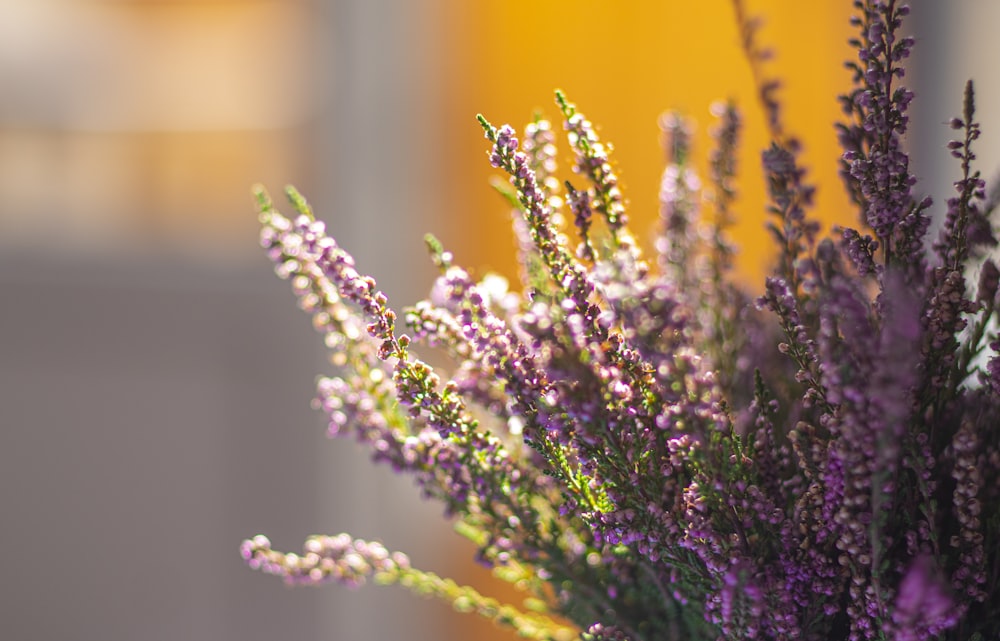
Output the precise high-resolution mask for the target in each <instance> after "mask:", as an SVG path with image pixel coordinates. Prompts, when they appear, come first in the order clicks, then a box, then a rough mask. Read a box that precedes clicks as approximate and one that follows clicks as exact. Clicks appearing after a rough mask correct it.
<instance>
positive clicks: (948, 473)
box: [241, 0, 1000, 641]
mask: <svg viewBox="0 0 1000 641" xmlns="http://www.w3.org/2000/svg"><path fill="white" fill-rule="evenodd" d="M854 4H855V7H856V9H857V15H856V17H855V19H854V24H855V25H856V27H857V29H858V36H857V38H856V39H854V40H852V44H853V45H854V46H855V48H856V49H857V51H858V59H857V60H856V61H852V62H850V63H849V64H848V67H849V68H850V69H851V70H852V71H853V76H854V83H855V89H854V91H852V92H851V93H850V94H849V95H846V96H843V97H842V98H841V102H842V105H843V107H844V113H845V118H846V120H845V122H843V123H840V124H839V126H838V131H839V134H840V139H841V143H842V146H843V150H844V151H843V157H842V161H843V164H842V172H841V175H842V178H843V180H844V181H845V185H846V187H847V191H848V193H849V195H850V196H851V198H852V200H853V203H854V205H855V210H856V211H855V213H856V215H857V220H856V221H844V225H843V226H842V227H837V228H835V229H834V230H833V232H834V233H833V234H831V235H830V236H828V237H823V236H822V235H821V230H820V226H819V225H818V223H817V222H816V221H815V219H814V211H813V208H814V204H813V192H814V187H813V186H812V185H811V184H810V183H809V181H808V177H807V173H806V171H805V170H804V169H803V168H802V166H801V164H800V160H799V144H798V142H797V141H796V140H795V139H794V138H791V137H789V136H788V135H786V134H785V133H784V132H785V128H784V127H783V125H782V123H781V113H780V109H779V106H780V105H779V103H778V100H777V92H776V88H777V86H778V85H777V83H776V82H775V81H773V80H768V79H766V78H764V76H763V73H762V67H763V63H764V61H765V60H766V58H767V55H766V50H764V49H762V48H761V47H760V46H759V45H757V44H756V42H755V40H754V35H755V30H754V23H753V21H752V20H751V19H749V18H747V17H746V16H745V15H744V11H743V9H742V4H741V3H740V2H734V6H735V7H736V14H737V18H738V20H739V21H740V22H741V25H740V26H741V33H742V34H743V39H744V47H745V49H746V51H747V55H748V57H749V58H750V62H751V66H752V68H753V70H754V76H755V78H757V80H758V83H759V85H760V91H759V95H760V98H761V100H762V102H763V104H764V106H765V112H766V114H767V126H768V130H769V131H770V132H771V134H772V138H773V143H772V144H771V146H770V147H769V148H768V149H766V150H763V152H762V164H763V167H764V171H765V174H766V176H767V181H768V187H769V195H770V205H769V207H768V213H769V218H768V222H767V225H768V228H769V229H770V231H771V232H772V235H773V236H774V239H775V241H776V248H777V255H776V260H775V268H774V272H773V274H772V275H771V276H770V277H768V278H767V279H766V281H765V283H764V287H763V291H764V294H763V295H762V296H760V297H759V298H758V299H757V300H756V301H755V302H754V301H753V300H752V298H751V297H748V296H747V295H746V294H745V293H744V292H742V291H741V290H740V289H739V288H738V287H737V286H736V285H734V284H733V282H732V281H733V279H732V278H731V274H730V271H731V269H732V255H733V251H734V250H733V246H732V244H731V242H730V240H729V239H728V229H729V227H730V226H731V225H732V223H733V220H734V209H735V207H736V205H737V202H738V201H737V199H736V186H735V175H736V162H735V158H736V150H737V147H738V144H739V138H740V127H741V122H742V121H741V118H740V115H739V112H738V111H737V109H736V106H735V105H733V104H727V105H719V106H718V107H715V108H713V113H714V114H715V116H716V117H717V118H718V121H719V122H718V125H717V127H716V128H715V130H714V139H715V150H714V151H713V152H712V153H711V155H710V172H709V175H708V176H707V179H706V180H704V181H703V180H702V179H701V178H700V177H699V176H698V175H697V173H696V171H695V169H694V168H693V166H692V165H691V163H690V162H689V150H690V148H691V146H692V145H693V144H694V142H693V140H692V137H691V133H690V132H691V131H692V127H691V126H690V124H689V123H688V122H687V121H686V120H685V119H684V118H682V117H681V116H679V115H676V114H670V115H668V116H665V117H664V118H663V120H662V128H663V132H664V142H665V145H664V146H665V151H666V158H667V163H666V166H665V168H664V172H663V181H662V187H661V213H662V220H661V224H660V227H659V230H658V235H657V238H655V239H654V246H655V249H656V256H655V257H654V258H653V259H651V260H648V261H647V259H646V258H645V257H644V256H643V254H642V250H641V248H640V245H639V243H637V242H636V241H635V240H634V238H633V236H632V235H631V232H630V231H629V228H628V218H627V216H626V209H627V208H626V201H625V199H624V197H623V194H622V192H621V188H620V186H619V183H618V178H617V176H616V173H615V170H614V163H613V161H612V159H611V146H610V145H608V144H607V143H604V142H602V141H601V140H600V138H599V136H598V134H597V132H596V130H595V128H594V127H593V125H592V124H591V123H590V122H589V121H588V120H587V119H586V118H585V117H584V116H583V115H582V114H581V113H580V111H579V110H578V108H577V106H576V105H574V104H573V103H571V102H569V100H568V99H567V98H566V96H564V95H563V94H562V93H557V94H556V103H557V106H558V109H559V112H560V114H561V116H562V127H563V129H564V130H565V131H566V134H567V138H568V141H569V146H570V148H571V149H572V152H573V154H574V158H575V160H574V163H573V165H572V167H571V169H572V171H573V172H574V174H575V175H574V176H573V177H572V178H571V179H570V180H565V181H563V182H560V181H559V180H557V179H556V178H555V176H556V174H557V170H558V168H557V167H556V163H555V159H556V154H555V148H554V144H555V135H554V133H553V131H554V129H555V127H554V126H553V124H552V123H550V122H549V121H547V120H544V119H543V118H540V117H539V118H536V120H535V121H534V122H532V123H530V124H529V125H528V127H526V129H525V133H524V139H523V141H522V140H519V138H518V135H517V133H516V132H515V130H514V129H513V128H512V127H510V126H508V125H504V126H501V127H495V126H493V125H492V124H490V122H489V121H487V120H486V119H485V118H484V117H482V116H480V118H479V120H480V124H481V125H482V127H483V130H484V132H485V135H486V138H487V139H488V141H489V143H490V149H489V152H488V156H489V160H490V163H491V164H492V166H493V167H495V168H497V169H498V170H500V171H502V172H504V173H505V174H507V175H508V177H509V186H508V187H505V188H503V189H502V190H501V191H502V193H503V194H504V195H505V196H506V197H507V201H508V202H509V203H510V205H511V207H512V209H513V212H514V219H515V232H516V236H517V238H518V250H519V258H520V259H521V263H522V271H521V274H520V277H521V283H520V287H519V288H511V287H510V286H509V284H508V283H507V282H506V281H505V280H504V279H502V278H500V277H498V276H495V275H486V276H484V277H482V278H476V277H474V276H473V275H472V274H471V273H470V272H468V271H466V270H465V269H462V268H461V267H459V266H457V265H456V264H454V259H453V256H452V255H451V254H450V253H449V252H448V251H446V250H445V248H444V247H442V246H441V244H440V243H439V242H438V241H437V240H436V239H434V238H433V237H428V238H427V245H428V247H429V250H430V255H431V260H432V261H433V263H434V264H435V266H436V267H437V268H438V271H439V276H438V278H437V280H436V281H435V283H434V284H433V287H432V289H431V294H430V296H429V298H428V299H427V300H424V301H422V302H420V303H418V304H416V305H415V306H413V307H412V308H409V309H406V310H404V311H403V314H402V319H403V323H405V326H406V330H405V332H407V333H404V331H403V330H401V329H400V328H399V327H398V326H397V315H396V313H395V312H394V311H393V310H392V309H391V308H390V307H389V302H388V300H387V298H386V296H385V295H384V294H382V293H381V292H380V291H378V290H377V287H376V285H375V282H374V281H373V280H372V279H371V278H369V277H367V276H364V275H363V274H361V273H360V272H358V271H357V269H356V267H355V264H354V260H353V258H352V257H351V256H350V255H349V254H348V253H347V252H346V251H345V250H344V249H343V248H341V247H339V246H338V245H337V243H336V242H335V241H334V240H333V239H332V238H331V237H330V236H328V235H327V234H326V231H325V228H324V226H323V224H322V223H321V222H318V221H317V220H316V219H315V217H314V216H313V214H312V212H311V211H310V209H309V206H308V205H307V204H306V202H305V200H304V199H303V198H302V197H301V196H300V195H298V193H296V192H295V191H294V190H291V189H289V191H288V194H289V197H290V200H291V203H292V205H293V207H294V209H295V210H296V215H295V216H293V217H290V218H289V217H285V216H283V215H282V214H281V213H279V212H278V211H277V210H276V209H275V207H274V205H273V204H272V203H271V201H270V200H269V198H268V197H267V195H266V194H265V193H264V191H263V190H259V191H258V203H259V209H260V215H261V222H262V224H263V231H262V235H261V241H262V244H263V246H264V247H265V249H266V250H267V252H268V255H269V257H270V258H271V259H272V260H273V261H274V262H275V263H276V265H277V267H276V269H277V273H278V274H279V276H281V277H282V278H287V279H289V280H290V281H291V283H292V285H293V289H294V291H295V293H296V295H297V297H298V299H299V302H300V305H301V306H302V307H303V309H305V310H306V311H307V312H309V313H310V314H311V315H312V317H313V319H314V322H315V326H316V328H317V329H318V330H319V331H320V332H322V333H323V334H324V336H325V337H326V345H327V347H328V348H329V349H330V350H331V352H332V354H333V363H334V365H335V366H336V368H337V372H336V375H333V376H330V377H327V378H323V379H321V381H320V383H319V394H318V398H317V401H316V405H317V407H318V408H319V409H321V410H322V411H323V412H325V413H326V415H327V416H328V417H329V424H330V434H331V435H336V436H345V435H350V436H352V437H353V438H356V439H357V440H359V441H361V442H362V443H364V444H366V445H368V446H369V447H370V448H371V451H372V456H373V458H374V460H376V461H378V462H385V463H388V464H389V465H391V466H392V467H393V469H394V470H395V471H397V472H399V473H401V474H407V475H410V476H412V478H413V479H414V481H415V482H416V483H417V484H418V485H419V487H420V488H421V490H422V491H423V492H424V494H425V495H426V496H427V497H430V498H433V499H435V500H439V501H441V502H442V503H443V505H444V508H445V511H446V513H447V515H448V516H449V517H451V518H453V520H454V522H455V527H456V530H457V531H458V532H459V533H460V534H462V535H464V536H466V537H468V538H469V539H471V540H472V541H473V542H474V543H475V544H476V546H477V548H478V553H477V558H478V560H479V561H480V562H482V563H484V564H486V565H487V566H489V567H491V568H493V571H494V573H495V575H496V576H497V577H498V578H500V579H502V580H505V581H508V582H510V583H511V584H512V585H514V586H515V587H516V588H517V589H518V590H520V591H521V592H522V593H523V594H524V603H523V606H517V605H505V604H500V603H498V602H497V601H495V600H493V599H491V598H489V597H485V596H483V595H481V594H479V593H478V592H476V591H474V590H472V589H470V588H467V587H463V586H458V585H456V584H455V583H454V582H451V581H449V580H447V579H442V578H440V577H437V576H436V575H433V574H431V573H428V572H424V571H421V570H418V569H415V568H413V567H411V565H410V563H409V561H408V560H407V558H406V557H405V556H404V555H402V554H400V553H395V552H389V551H387V550H386V549H385V548H384V547H382V546H381V545H380V544H378V543H372V542H366V541H362V540H360V539H353V538H351V537H350V536H349V535H346V534H340V535H337V536H332V537H330V536H317V537H312V538H310V539H308V540H307V541H306V543H305V547H304V550H303V552H302V553H301V554H284V553H280V552H277V551H274V550H272V549H271V544H270V542H269V541H268V539H267V538H266V537H264V536H262V535H258V536H256V537H254V538H252V539H249V540H247V541H245V542H244V544H243V547H242V550H241V551H242V554H243V557H244V558H245V559H246V561H247V563H248V564H249V565H250V566H251V567H252V568H255V569H260V570H263V571H265V572H267V573H271V574H277V575H280V576H283V577H284V578H285V580H286V581H287V582H289V583H292V584H322V583H330V582H333V583H339V584H342V585H347V586H357V585H360V584H362V583H365V582H366V581H368V580H373V581H375V582H377V583H382V584H388V583H396V584H401V585H404V586H407V587H410V588H412V589H414V590H415V591H417V592H418V593H421V594H428V595H433V596H437V597H440V598H444V599H447V600H449V601H450V602H452V603H453V604H455V606H456V608H458V609H459V610H463V611H471V612H476V613H478V614H480V615H482V616H485V617H488V618H490V619H492V620H494V621H495V622H497V623H498V624H499V625H502V626H507V627H510V628H512V629H513V630H515V631H516V632H517V633H519V634H520V635H521V636H523V637H527V638H534V639H546V640H559V641H564V640H565V641H569V640H571V639H579V640H580V641H611V640H614V641H659V640H661V639H734V640H736V639H740V640H742V639H748V640H749V639H766V640H784V641H791V640H798V639H805V640H814V641H823V640H830V639H845V640H850V641H873V640H876V639H895V640H899V641H903V640H906V641H910V640H912V641H929V640H931V639H948V640H955V641H966V640H973V639H995V638H1000V337H998V336H997V331H996V322H997V318H996V311H997V306H998V300H997V297H998V289H1000V269H998V267H997V265H996V264H995V263H994V262H993V260H992V259H990V258H988V257H987V254H988V250H989V249H991V248H992V247H994V246H996V245H997V241H996V238H995V236H994V234H993V228H992V223H991V220H990V217H991V214H992V212H993V210H994V209H995V207H996V205H997V202H998V201H1000V196H998V194H997V193H996V191H995V190H994V192H993V193H988V192H987V190H986V184H985V181H984V180H983V179H982V178H981V177H980V173H979V172H978V171H976V169H975V167H974V161H975V154H974V152H973V145H974V143H975V141H976V139H977V138H978V137H979V132H980V126H979V124H978V122H977V121H976V112H975V93H974V89H973V85H972V83H971V82H970V83H969V85H968V86H967V89H966V93H965V97H964V104H963V105H962V108H961V115H960V116H958V117H956V118H955V119H954V120H953V121H952V122H951V127H952V128H953V129H954V130H956V131H958V132H960V137H959V139H958V140H956V141H955V142H953V143H951V144H950V145H949V149H950V150H951V153H952V155H953V156H954V157H955V158H956V159H957V163H956V175H958V178H957V180H956V181H955V183H954V184H955V191H956V194H955V195H954V196H953V197H952V198H950V199H949V200H948V201H947V215H946V218H945V220H944V221H943V225H942V227H941V231H940V234H939V237H938V238H937V239H935V240H932V239H930V238H928V230H929V217H928V215H927V212H928V210H929V208H930V206H931V201H930V199H929V198H921V197H918V196H916V195H915V193H916V192H917V190H918V189H919V187H918V186H917V185H916V180H915V179H914V177H913V175H912V174H911V173H910V172H909V158H908V156H907V154H906V153H905V151H904V148H903V145H902V137H903V135H904V133H905V131H906V126H907V118H908V117H907V109H908V106H909V104H910V102H911V100H912V98H913V95H912V93H911V92H910V91H909V90H907V89H906V88H905V87H904V86H903V85H902V84H900V83H901V80H902V79H903V77H904V69H905V67H904V62H905V60H906V58H907V57H908V55H909V52H910V49H911V47H912V46H913V39H912V38H909V37H905V36H903V35H902V27H903V18H904V16H905V15H906V14H907V11H908V9H907V7H905V6H903V5H901V4H898V3H897V2H895V1H894V0H857V1H856V2H855V3H854ZM563 190H564V191H563ZM560 193H562V194H563V195H560ZM977 272H978V276H977V275H976V274H977ZM968 278H977V279H978V283H979V284H978V289H977V291H972V290H971V288H970V287H969V286H968V284H967V279H968ZM421 346H424V347H427V348H433V349H435V350H439V351H440V352H443V353H444V354H445V355H447V356H448V357H449V358H450V359H451V361H452V367H450V368H449V372H448V374H447V375H446V374H444V373H442V372H439V371H436V370H435V368H433V367H432V366H431V365H429V364H427V363H425V362H423V361H421V360H419V359H418V358H417V357H416V355H415V354H416V351H417V350H418V349H419V348H420V347H421ZM567 622H569V624H572V625H573V626H575V628H571V627H567Z"/></svg>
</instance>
